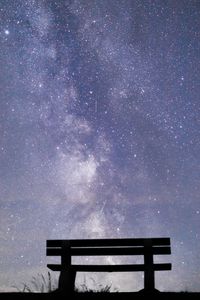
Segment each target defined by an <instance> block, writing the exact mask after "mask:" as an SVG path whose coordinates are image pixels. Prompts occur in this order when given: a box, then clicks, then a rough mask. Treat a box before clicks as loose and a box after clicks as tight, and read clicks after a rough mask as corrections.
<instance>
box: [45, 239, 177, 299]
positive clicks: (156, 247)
mask: <svg viewBox="0 0 200 300" xmlns="http://www.w3.org/2000/svg"><path fill="white" fill-rule="evenodd" d="M46 250H47V251H46V254H47V256H60V257H61V263H60V264H48V265H47V267H48V268H49V269H51V270H53V271H60V278H59V285H58V287H59V290H60V291H66V292H68V293H70V292H73V291H74V286H75V277H76V272H141V271H143V272H144V289H145V290H147V291H148V290H149V291H152V290H154V289H155V271H166V270H171V268H172V266H171V264H170V263H154V262H153V256H154V255H165V254H171V248H170V238H139V239H91V240H89V239H85V240H84V239H83V240H47V249H46ZM99 255H101V256H112V255H120V256H121V255H127V256H131V255H143V256H144V263H143V264H119V265H80V264H79V265H77V264H76V265H75V264H72V257H73V256H99Z"/></svg>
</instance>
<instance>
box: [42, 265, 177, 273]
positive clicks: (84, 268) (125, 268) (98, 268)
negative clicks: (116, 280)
mask: <svg viewBox="0 0 200 300" xmlns="http://www.w3.org/2000/svg"><path fill="white" fill-rule="evenodd" d="M47 267H48V268H49V269H51V270H52V271H61V269H62V268H61V265H57V264H48V265H47ZM72 268H73V269H74V270H75V271H79V272H131V271H135V272H137V271H138V272H140V271H145V270H147V269H148V268H149V267H145V265H143V264H138V265H137V264H136V265H130V264H129V265H72ZM152 268H153V269H154V270H155V271H168V270H171V269H172V265H171V264H169V263H164V264H154V265H153V266H152Z"/></svg>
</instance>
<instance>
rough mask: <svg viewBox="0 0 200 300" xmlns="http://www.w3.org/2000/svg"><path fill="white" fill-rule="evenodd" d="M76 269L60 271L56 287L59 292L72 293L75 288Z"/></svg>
mask: <svg viewBox="0 0 200 300" xmlns="http://www.w3.org/2000/svg"><path fill="white" fill-rule="evenodd" d="M75 279H76V271H74V270H73V269H71V270H70V269H68V270H62V271H61V272H60V277H59V282H58V289H59V291H60V292H61V293H65V294H72V293H73V292H74V290H75Z"/></svg>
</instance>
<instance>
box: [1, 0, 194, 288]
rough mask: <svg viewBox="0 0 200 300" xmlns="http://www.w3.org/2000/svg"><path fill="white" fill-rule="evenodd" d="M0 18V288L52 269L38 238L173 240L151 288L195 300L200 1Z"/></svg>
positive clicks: (122, 0)
mask: <svg viewBox="0 0 200 300" xmlns="http://www.w3.org/2000/svg"><path fill="white" fill-rule="evenodd" d="M0 14H1V15H0V43H1V47H0V69H1V71H0V85H1V86H0V204H1V210H0V239H1V246H0V257H1V258H0V264H1V273H0V286H1V290H6V291H7V290H9V289H11V286H12V285H13V283H16V285H19V283H20V282H21V281H23V280H25V279H26V280H27V279H28V278H29V279H31V276H32V275H35V274H37V273H42V272H43V273H45V272H47V268H46V264H47V261H49V258H48V259H47V258H46V256H45V242H46V239H57V238H58V239H59V238H104V237H109V238H113V237H159V236H169V237H170V238H171V244H172V255H170V256H169V257H162V258H161V259H160V260H161V261H163V260H164V261H163V262H167V261H169V262H172V267H173V270H172V271H170V272H158V275H157V276H156V284H157V287H158V288H159V289H160V290H173V291H180V290H186V289H187V290H190V291H200V274H199V268H200V236H199V234H200V231H199V230H200V200H199V195H200V186H199V182H200V168H199V166H200V164H199V158H200V155H199V153H200V147H199V146H200V143H199V132H200V131H199V130H200V122H199V120H200V118H199V115H200V105H199V95H200V88H199V87H200V85H199V78H200V71H199V70H200V66H199V61H200V39H199V33H200V2H199V1H195V0H191V1H184V0H183V1H178V0H176V1H159V0H158V1H153V0H150V1H139V0H138V1H137V0H135V1H129V0H115V1H114V0H98V1H96V0H93V1H92V0H87V1H86V0H85V1H84V0H82V1H81V0H79V1H78V0H74V1H67V0H59V1H53V0H52V1H51V0H50V1H45V0H44V1H37V0H29V1H25V0H24V1H23V0H19V1H14V0H13V1H12V0H10V1H1V4H0ZM108 260H110V261H111V262H116V261H118V260H119V258H118V259H116V258H115V259H110V258H108ZM106 278H107V279H106V280H107V281H106V283H109V282H110V281H111V280H112V281H113V285H114V286H116V287H117V288H119V289H120V290H138V289H139V287H141V285H142V274H139V275H138V274H130V275H129V276H128V275H127V278H126V277H125V276H124V275H123V277H122V276H121V275H120V274H118V276H116V277H114V276H113V277H112V278H111V277H109V276H107V277H106ZM115 278H116V280H115V281H114V279H115ZM117 278H118V280H117ZM125 278H126V279H125ZM109 280H110V281H109ZM80 281H81V279H80Z"/></svg>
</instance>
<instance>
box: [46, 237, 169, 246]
mask: <svg viewBox="0 0 200 300" xmlns="http://www.w3.org/2000/svg"><path fill="white" fill-rule="evenodd" d="M147 240H149V241H151V243H152V246H167V245H170V238H168V237H164V238H138V239H134V238H133V239H83V240H47V241H46V243H47V247H61V246H62V245H63V243H64V242H65V241H69V242H70V245H71V246H72V247H101V246H143V245H144V244H145V243H146V241H147Z"/></svg>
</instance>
